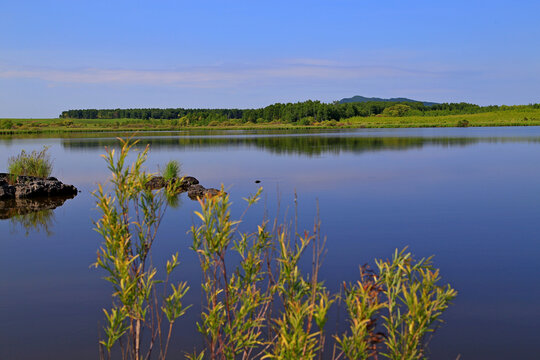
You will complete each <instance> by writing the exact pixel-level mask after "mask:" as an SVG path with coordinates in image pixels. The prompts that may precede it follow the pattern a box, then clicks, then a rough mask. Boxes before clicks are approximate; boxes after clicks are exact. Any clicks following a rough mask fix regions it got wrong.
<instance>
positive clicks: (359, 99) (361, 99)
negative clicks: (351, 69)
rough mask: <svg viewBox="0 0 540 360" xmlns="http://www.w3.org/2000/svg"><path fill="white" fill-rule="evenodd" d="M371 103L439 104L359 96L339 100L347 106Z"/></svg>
mask: <svg viewBox="0 0 540 360" xmlns="http://www.w3.org/2000/svg"><path fill="white" fill-rule="evenodd" d="M369 101H381V102H421V103H422V104H424V105H426V106H431V105H437V104H438V103H434V102H429V101H418V100H412V99H407V98H390V99H382V98H376V97H371V98H368V97H364V96H359V95H356V96H353V97H351V98H344V99H341V100H339V103H340V104H345V103H352V102H369Z"/></svg>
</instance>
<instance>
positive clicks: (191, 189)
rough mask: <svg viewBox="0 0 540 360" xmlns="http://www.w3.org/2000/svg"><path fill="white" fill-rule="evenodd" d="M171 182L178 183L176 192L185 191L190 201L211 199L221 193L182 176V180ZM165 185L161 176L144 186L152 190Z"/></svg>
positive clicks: (155, 177) (192, 178)
mask: <svg viewBox="0 0 540 360" xmlns="http://www.w3.org/2000/svg"><path fill="white" fill-rule="evenodd" d="M172 181H180V184H179V186H178V191H179V192H181V193H182V192H186V191H187V193H188V197H189V198H190V199H191V200H197V199H198V198H203V197H205V196H210V197H212V196H216V195H218V194H220V193H221V191H220V190H218V189H214V188H209V189H207V188H205V187H204V186H202V185H201V184H199V180H197V179H196V178H194V177H193V176H184V177H182V178H177V179H173V180H172ZM166 185H167V182H166V181H165V179H163V177H162V176H154V177H152V178H151V179H150V180H149V181H148V182H147V183H146V186H148V187H149V188H150V189H152V190H157V189H161V188H163V187H165V186H166Z"/></svg>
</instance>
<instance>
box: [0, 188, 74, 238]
mask: <svg viewBox="0 0 540 360" xmlns="http://www.w3.org/2000/svg"><path fill="white" fill-rule="evenodd" d="M71 198H72V197H54V198H32V199H26V198H17V199H9V200H0V220H4V219H9V220H10V222H11V224H12V225H13V226H14V227H20V228H21V229H23V230H24V231H25V232H26V235H28V234H29V232H30V231H31V230H35V231H38V232H39V231H44V232H45V233H47V235H51V234H52V232H51V225H52V223H53V222H54V212H53V210H54V209H56V208H57V207H59V206H62V205H63V204H64V202H65V201H66V200H68V199H71Z"/></svg>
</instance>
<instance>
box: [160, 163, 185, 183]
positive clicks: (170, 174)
mask: <svg viewBox="0 0 540 360" xmlns="http://www.w3.org/2000/svg"><path fill="white" fill-rule="evenodd" d="M161 175H162V176H163V179H165V181H170V180H172V179H175V178H178V176H179V175H180V163H179V162H178V161H176V160H171V161H169V162H168V163H167V165H165V169H163V172H162V174H161Z"/></svg>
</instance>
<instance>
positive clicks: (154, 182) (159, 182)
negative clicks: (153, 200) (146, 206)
mask: <svg viewBox="0 0 540 360" xmlns="http://www.w3.org/2000/svg"><path fill="white" fill-rule="evenodd" d="M165 185H167V183H166V182H165V179H164V178H163V176H154V177H152V178H151V179H150V180H149V181H148V182H147V183H146V187H148V188H149V189H152V190H157V189H161V188H164V187H165Z"/></svg>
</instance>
